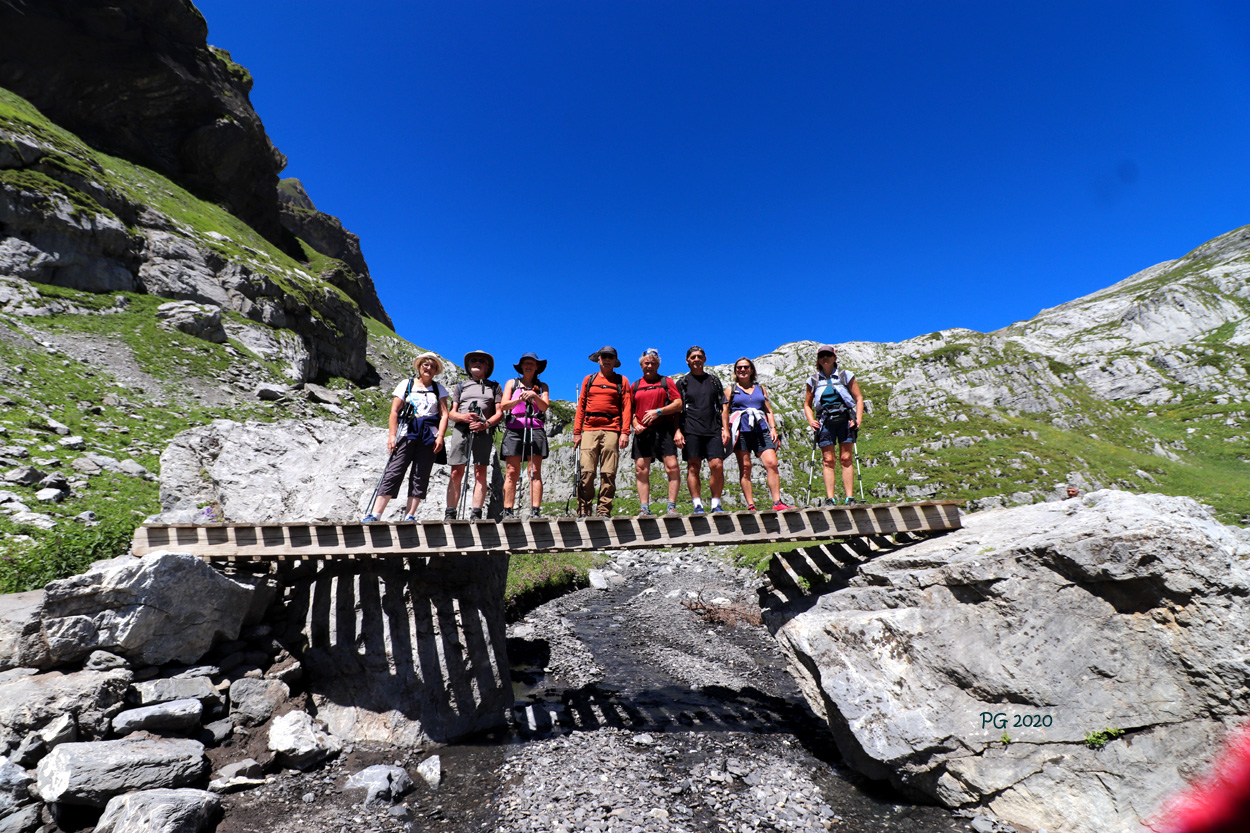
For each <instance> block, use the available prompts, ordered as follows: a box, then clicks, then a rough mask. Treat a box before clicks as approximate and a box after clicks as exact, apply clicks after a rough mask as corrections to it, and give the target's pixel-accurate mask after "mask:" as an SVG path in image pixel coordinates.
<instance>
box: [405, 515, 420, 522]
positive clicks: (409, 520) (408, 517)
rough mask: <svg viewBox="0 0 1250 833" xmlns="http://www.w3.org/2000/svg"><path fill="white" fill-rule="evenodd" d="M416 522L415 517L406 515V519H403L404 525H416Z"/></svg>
mask: <svg viewBox="0 0 1250 833" xmlns="http://www.w3.org/2000/svg"><path fill="white" fill-rule="evenodd" d="M416 520H417V516H416V515H408V516H407V517H405V518H404V523H416Z"/></svg>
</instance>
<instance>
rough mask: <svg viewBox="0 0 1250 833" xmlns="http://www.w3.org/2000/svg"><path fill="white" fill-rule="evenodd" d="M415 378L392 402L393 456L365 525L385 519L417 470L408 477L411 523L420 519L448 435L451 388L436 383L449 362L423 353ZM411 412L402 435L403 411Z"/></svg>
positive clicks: (390, 437) (390, 444) (390, 435)
mask: <svg viewBox="0 0 1250 833" xmlns="http://www.w3.org/2000/svg"><path fill="white" fill-rule="evenodd" d="M412 369H413V370H414V371H415V374H414V375H413V377H412V378H411V379H409V380H407V381H404V382H400V383H399V385H398V386H397V387H396V388H395V396H394V398H393V399H392V400H391V418H390V422H389V430H388V431H387V435H386V448H387V450H388V451H390V452H391V457H390V460H389V461H388V462H387V464H386V471H385V472H384V473H383V475H382V480H381V482H380V483H379V484H378V496H377V498H376V499H375V500H374V502H373V510H372V511H371V512H370V513H369V514H368V515H365V517H364V518H363V523H373V522H375V521H377V520H379V519H380V518H381V517H382V513H383V512H385V511H386V505H387V504H388V503H390V501H391V498H393V497H395V495H397V494H398V493H399V484H400V481H402V480H403V479H404V472H405V471H407V470H408V468H409V466H411V467H412V470H411V474H410V475H409V478H408V506H407V508H406V511H405V512H404V520H405V521H415V520H416V519H417V518H416V515H417V506H419V505H420V503H421V499H422V498H424V497H425V493H426V489H427V488H428V487H429V485H430V470H431V469H432V468H434V458H435V456H436V455H437V454H438V452H440V451H442V449H443V435H444V434H445V433H446V431H447V415H448V410H447V388H445V387H443V386H442V385H440V384H439V383H438V382H436V381H434V377H435V376H436V375H437V374H439V373H442V372H443V363H442V362H441V361H439V358H438V356H436V355H434V354H433V353H422V354H421V355H420V356H417V357H416V358H415V359H413V362H412ZM409 408H410V409H411V412H410V414H409V413H405V417H406V418H405V419H404V420H403V423H404V424H403V426H402V428H403V433H402V434H401V433H400V428H401V425H400V421H401V420H400V412H401V411H405V412H407V411H408V410H409Z"/></svg>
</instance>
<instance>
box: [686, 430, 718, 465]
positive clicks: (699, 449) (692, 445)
mask: <svg viewBox="0 0 1250 833" xmlns="http://www.w3.org/2000/svg"><path fill="white" fill-rule="evenodd" d="M681 459H683V460H685V461H687V462H689V461H690V460H724V459H725V444H724V443H723V442H721V439H720V434H714V435H713V436H711V437H700V436H699V435H698V434H687V435H686V447H685V448H683V449H682V450H681Z"/></svg>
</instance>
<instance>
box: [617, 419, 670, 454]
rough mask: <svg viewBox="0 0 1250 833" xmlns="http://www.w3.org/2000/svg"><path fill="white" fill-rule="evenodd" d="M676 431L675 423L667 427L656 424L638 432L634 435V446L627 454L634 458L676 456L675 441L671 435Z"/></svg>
mask: <svg viewBox="0 0 1250 833" xmlns="http://www.w3.org/2000/svg"><path fill="white" fill-rule="evenodd" d="M676 433H677V426H676V425H670V426H668V427H667V428H666V427H664V426H657V427H655V428H652V429H650V430H649V431H642V432H639V433H637V434H635V435H634V447H633V448H632V449H631V450H630V452H629V456H630V457H632V458H633V459H635V460H641V459H643V458H646V459H652V458H655V457H659V458H661V459H662V458H664V457H676V456H677V443H675V442H674V441H673V435H674V434H676Z"/></svg>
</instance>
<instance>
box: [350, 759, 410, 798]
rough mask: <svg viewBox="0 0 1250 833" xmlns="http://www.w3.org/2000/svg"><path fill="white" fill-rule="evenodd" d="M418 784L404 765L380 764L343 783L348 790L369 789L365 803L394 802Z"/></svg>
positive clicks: (358, 773)
mask: <svg viewBox="0 0 1250 833" xmlns="http://www.w3.org/2000/svg"><path fill="white" fill-rule="evenodd" d="M415 786H416V784H414V783H412V778H411V777H409V775H408V772H407V771H406V770H405V769H404V768H403V767H398V766H387V765H385V764H378V765H376V766H371V767H367V768H365V769H362V770H361V771H360V772H357V773H356V774H354V775H352V776H351V777H350V778H348V779H347V783H346V784H344V785H343V788H344V789H347V790H368V793H367V794H366V795H365V804H383V805H385V804H393V803H395V802H396V801H399V799H401V798H403V797H404V795H405V794H406V793H408V792H410V791H411V790H412V789H413V787H415Z"/></svg>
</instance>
